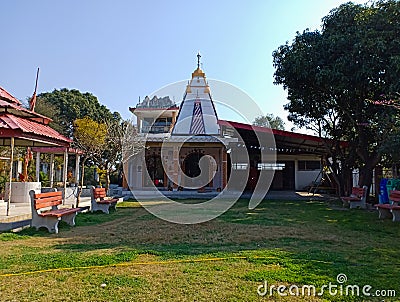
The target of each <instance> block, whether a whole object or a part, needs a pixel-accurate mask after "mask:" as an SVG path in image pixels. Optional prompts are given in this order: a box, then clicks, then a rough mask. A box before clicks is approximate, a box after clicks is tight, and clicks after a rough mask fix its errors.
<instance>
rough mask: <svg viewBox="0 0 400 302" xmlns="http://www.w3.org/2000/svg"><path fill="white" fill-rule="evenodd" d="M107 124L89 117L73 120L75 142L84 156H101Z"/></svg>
mask: <svg viewBox="0 0 400 302" xmlns="http://www.w3.org/2000/svg"><path fill="white" fill-rule="evenodd" d="M106 137H107V126H106V124H105V123H99V122H96V121H94V120H92V119H91V118H90V117H84V118H82V119H77V120H75V122H74V138H75V141H76V142H75V144H76V145H77V146H78V147H79V149H81V150H83V151H84V153H85V157H86V158H91V159H93V160H96V159H98V158H100V157H101V154H102V151H103V148H104V146H105V144H106Z"/></svg>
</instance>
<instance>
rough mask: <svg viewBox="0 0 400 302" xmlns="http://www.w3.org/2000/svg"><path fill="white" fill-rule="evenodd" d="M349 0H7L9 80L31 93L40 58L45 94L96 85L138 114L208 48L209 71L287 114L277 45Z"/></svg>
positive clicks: (103, 98) (268, 108)
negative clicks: (275, 59) (276, 78)
mask: <svg viewBox="0 0 400 302" xmlns="http://www.w3.org/2000/svg"><path fill="white" fill-rule="evenodd" d="M345 2H347V1H343V0H304V1H297V0H281V1H276V0H254V1H251V0H250V1H236V0H233V1H232V0H231V1H227V0H222V1H216V0H213V1H208V0H206V1H174V0H171V1H161V0H159V1H153V0H141V1H138V0H131V1H128V0H126V1H120V0H113V1H111V0H110V1H103V0H85V1H83V0H59V1H54V0H37V1H28V0H26V1H23V0H19V1H2V3H1V11H2V14H1V18H0V30H1V41H2V42H1V44H2V45H1V47H0V58H1V65H0V86H2V87H3V88H5V89H6V90H8V91H9V92H10V93H11V94H13V95H14V96H15V97H17V98H18V99H26V98H27V97H29V96H31V95H32V93H33V90H34V82H35V76H36V69H37V67H40V77H39V87H38V92H39V93H40V92H47V91H52V90H53V89H60V88H64V87H65V88H70V89H71V88H76V89H79V90H80V91H82V92H86V91H88V92H91V93H93V94H94V95H96V96H97V97H98V98H99V101H100V102H101V103H103V104H105V105H106V106H107V107H108V108H110V109H111V110H112V111H118V112H120V113H121V114H122V115H123V117H125V118H128V117H130V112H129V110H128V107H129V106H135V105H136V103H137V100H138V98H139V96H140V97H141V98H143V97H144V96H146V95H147V94H150V93H151V92H153V91H155V90H157V89H158V88H160V87H162V86H164V85H167V84H169V83H172V82H176V81H180V80H185V79H189V78H190V76H191V72H192V71H193V70H194V69H195V67H196V60H197V58H196V54H197V51H198V50H200V52H201V54H202V63H203V70H204V71H205V72H206V75H207V77H208V78H210V79H217V80H222V81H226V82H229V83H231V84H233V85H235V86H237V87H239V88H241V89H243V90H244V91H245V92H247V93H248V94H249V95H250V96H251V97H252V98H253V99H254V100H255V101H256V102H257V104H258V105H259V106H260V108H261V109H262V110H263V112H264V113H272V114H274V115H278V116H281V117H284V118H285V117H286V115H287V113H286V112H285V111H284V110H283V108H282V106H283V105H284V104H285V103H287V101H286V93H285V92H284V90H283V88H282V87H281V86H275V85H273V73H274V69H273V67H272V52H273V51H274V50H275V49H277V48H278V47H279V46H280V45H282V44H284V43H285V42H286V41H291V40H292V39H293V38H294V36H295V33H296V31H303V30H304V29H306V28H310V29H311V30H314V29H318V28H319V27H320V24H321V18H322V17H324V16H325V15H327V14H328V13H329V11H330V10H331V9H333V8H335V7H337V6H339V5H340V4H341V3H345ZM353 2H356V3H364V2H365V1H353ZM211 89H212V87H211ZM182 94H183V91H182ZM177 101H178V100H177ZM221 118H229V117H226V116H222V117H221Z"/></svg>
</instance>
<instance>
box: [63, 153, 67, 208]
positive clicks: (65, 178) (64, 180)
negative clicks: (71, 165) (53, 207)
mask: <svg viewBox="0 0 400 302" xmlns="http://www.w3.org/2000/svg"><path fill="white" fill-rule="evenodd" d="M63 174H64V175H63V182H64V197H63V204H65V199H66V195H67V176H68V148H65V150H64V169H63Z"/></svg>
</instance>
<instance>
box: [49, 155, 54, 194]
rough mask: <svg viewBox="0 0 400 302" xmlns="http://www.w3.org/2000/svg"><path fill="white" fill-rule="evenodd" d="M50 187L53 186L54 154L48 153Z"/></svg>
mask: <svg viewBox="0 0 400 302" xmlns="http://www.w3.org/2000/svg"><path fill="white" fill-rule="evenodd" d="M49 173H50V187H51V188H52V187H53V183H54V181H53V180H54V154H50V172H49Z"/></svg>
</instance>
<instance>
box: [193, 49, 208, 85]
mask: <svg viewBox="0 0 400 302" xmlns="http://www.w3.org/2000/svg"><path fill="white" fill-rule="evenodd" d="M200 58H201V54H200V51H199V52H198V53H197V69H196V70H195V71H194V72H193V73H192V78H194V77H203V78H205V77H206V75H205V73H204V72H203V70H201V68H200Z"/></svg>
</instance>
